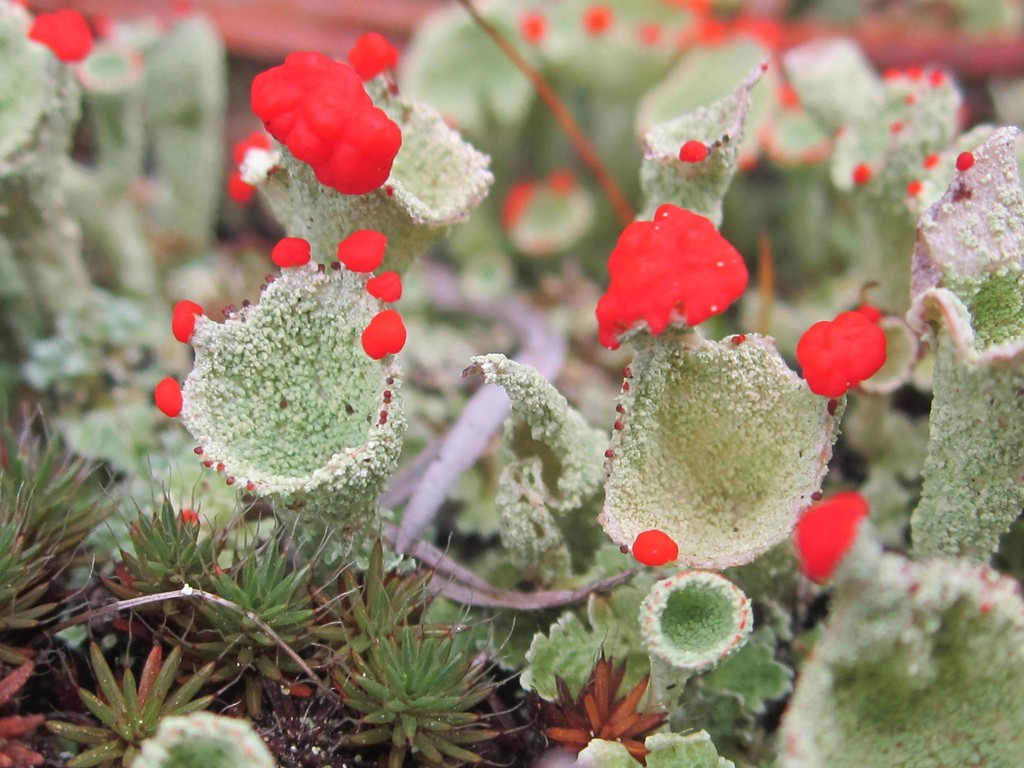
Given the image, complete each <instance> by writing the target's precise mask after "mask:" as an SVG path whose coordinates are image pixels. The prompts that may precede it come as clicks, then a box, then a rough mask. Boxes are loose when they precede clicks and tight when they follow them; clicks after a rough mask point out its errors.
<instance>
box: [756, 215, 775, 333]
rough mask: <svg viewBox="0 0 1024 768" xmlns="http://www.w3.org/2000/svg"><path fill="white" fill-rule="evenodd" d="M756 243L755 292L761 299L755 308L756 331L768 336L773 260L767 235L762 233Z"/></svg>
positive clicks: (770, 317)
mask: <svg viewBox="0 0 1024 768" xmlns="http://www.w3.org/2000/svg"><path fill="white" fill-rule="evenodd" d="M757 242H758V249H757V264H758V270H757V271H758V281H757V292H758V294H759V295H760V298H761V301H760V302H759V304H758V308H757V331H758V333H761V334H763V335H765V336H768V335H769V334H770V333H771V327H772V305H774V303H775V260H774V258H773V256H772V241H771V238H770V237H769V236H768V233H767V232H762V233H761V235H760V237H759V238H758V241H757Z"/></svg>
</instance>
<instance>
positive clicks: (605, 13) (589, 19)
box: [583, 5, 615, 37]
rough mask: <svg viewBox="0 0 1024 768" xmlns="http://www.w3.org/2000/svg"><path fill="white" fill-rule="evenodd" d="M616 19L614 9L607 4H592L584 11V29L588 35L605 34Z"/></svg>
mask: <svg viewBox="0 0 1024 768" xmlns="http://www.w3.org/2000/svg"><path fill="white" fill-rule="evenodd" d="M614 21H615V16H614V15H613V14H612V9H611V8H609V7H608V6H606V5H592V6H590V7H589V8H587V10H585V11H584V12H583V29H584V31H585V32H586V33H587V34H588V35H592V36H594V37H597V36H598V35H603V34H604V33H605V32H607V31H608V30H609V29H611V26H612V24H613V23H614Z"/></svg>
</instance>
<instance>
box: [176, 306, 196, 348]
mask: <svg viewBox="0 0 1024 768" xmlns="http://www.w3.org/2000/svg"><path fill="white" fill-rule="evenodd" d="M201 314H203V308H202V307H201V306H200V305H198V304H196V303H195V302H194V301H189V300H188V299H183V300H181V301H179V302H178V303H177V304H175V305H174V309H173V310H172V311H171V333H173V334H174V338H176V339H177V340H178V341H180V342H181V343H182V344H188V340H189V339H190V338H192V332H193V331H194V330H195V329H196V315H201Z"/></svg>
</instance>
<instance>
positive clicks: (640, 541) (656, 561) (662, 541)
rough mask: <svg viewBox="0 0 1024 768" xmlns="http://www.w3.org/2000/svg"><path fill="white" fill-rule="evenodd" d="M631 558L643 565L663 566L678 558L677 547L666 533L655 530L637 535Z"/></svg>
mask: <svg viewBox="0 0 1024 768" xmlns="http://www.w3.org/2000/svg"><path fill="white" fill-rule="evenodd" d="M633 557H635V558H636V560H637V562H638V563H642V564H643V565H650V566H659V565H665V564H666V563H671V562H672V561H673V560H675V559H676V558H677V557H679V545H678V544H676V542H675V541H674V540H673V539H672V537H671V536H669V535H668V534H667V533H665V532H664V531H659V530H658V529H656V528H655V529H652V530H650V531H644V532H642V533H640V534H638V535H637V537H636V539H634V541H633Z"/></svg>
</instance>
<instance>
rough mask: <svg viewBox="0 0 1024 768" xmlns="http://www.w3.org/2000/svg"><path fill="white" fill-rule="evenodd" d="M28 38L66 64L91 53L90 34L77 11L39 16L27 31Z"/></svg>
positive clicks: (87, 26)
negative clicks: (43, 46) (40, 44)
mask: <svg viewBox="0 0 1024 768" xmlns="http://www.w3.org/2000/svg"><path fill="white" fill-rule="evenodd" d="M28 37H29V40H35V41H36V42H37V43H42V44H43V45H45V46H46V47H47V48H49V49H50V50H51V51H53V55H54V56H56V57H57V58H58V59H60V60H61V61H63V62H67V63H73V62H76V61H81V60H82V59H84V58H85V57H86V56H88V55H89V53H90V52H91V51H92V32H91V31H90V30H89V25H88V24H86V23H85V19H84V18H83V17H82V14H80V13H79V12H78V11H71V10H63V11H56V12H54V13H41V14H39V15H38V16H36V18H35V20H34V21H33V22H32V26H31V27H30V28H29V30H28Z"/></svg>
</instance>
